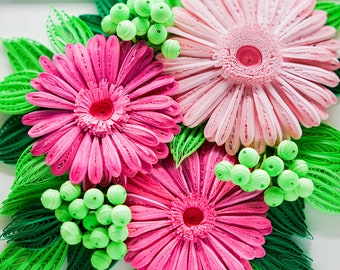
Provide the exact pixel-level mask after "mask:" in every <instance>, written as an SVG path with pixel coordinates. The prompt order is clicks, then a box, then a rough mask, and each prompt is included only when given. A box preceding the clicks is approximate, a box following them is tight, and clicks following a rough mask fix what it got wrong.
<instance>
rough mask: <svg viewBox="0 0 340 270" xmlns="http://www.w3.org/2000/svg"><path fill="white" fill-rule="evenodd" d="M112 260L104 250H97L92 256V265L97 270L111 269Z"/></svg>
mask: <svg viewBox="0 0 340 270" xmlns="http://www.w3.org/2000/svg"><path fill="white" fill-rule="evenodd" d="M111 263H112V259H111V258H110V257H109V255H108V254H107V253H106V252H105V251H104V250H96V251H95V252H93V254H92V256H91V264H92V266H93V268H95V269H97V270H106V269H109V267H110V265H111Z"/></svg>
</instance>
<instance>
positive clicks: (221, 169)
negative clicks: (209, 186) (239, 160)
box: [214, 160, 233, 181]
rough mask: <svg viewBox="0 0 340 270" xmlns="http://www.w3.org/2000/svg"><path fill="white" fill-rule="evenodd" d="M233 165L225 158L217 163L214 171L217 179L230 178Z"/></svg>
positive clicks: (224, 179)
mask: <svg viewBox="0 0 340 270" xmlns="http://www.w3.org/2000/svg"><path fill="white" fill-rule="evenodd" d="M232 167H233V164H231V163H230V162H229V161H226V160H223V161H221V162H219V163H217V164H216V166H215V168H214V173H215V176H216V178H217V179H219V180H221V181H227V180H229V179H230V171H231V168H232Z"/></svg>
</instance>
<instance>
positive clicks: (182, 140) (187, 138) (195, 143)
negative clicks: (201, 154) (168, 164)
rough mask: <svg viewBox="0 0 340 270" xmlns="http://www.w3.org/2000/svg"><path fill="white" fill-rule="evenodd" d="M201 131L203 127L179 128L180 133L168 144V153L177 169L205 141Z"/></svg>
mask: <svg viewBox="0 0 340 270" xmlns="http://www.w3.org/2000/svg"><path fill="white" fill-rule="evenodd" d="M203 131H204V125H200V126H197V127H194V128H188V127H186V126H183V125H182V126H181V132H180V133H179V134H177V135H175V136H174V139H173V140H172V141H171V142H170V152H171V153H172V155H173V158H174V161H175V162H176V166H177V167H178V166H179V165H180V164H181V163H182V162H183V160H184V159H186V158H187V157H188V156H190V155H191V154H192V153H194V152H195V151H197V149H198V148H200V147H201V145H202V144H203V143H204V142H205V141H206V138H205V137H204V134H203Z"/></svg>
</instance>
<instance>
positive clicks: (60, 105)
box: [26, 92, 74, 111]
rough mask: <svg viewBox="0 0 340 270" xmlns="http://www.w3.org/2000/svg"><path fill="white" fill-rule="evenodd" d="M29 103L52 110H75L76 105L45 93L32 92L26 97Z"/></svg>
mask: <svg viewBox="0 0 340 270" xmlns="http://www.w3.org/2000/svg"><path fill="white" fill-rule="evenodd" d="M26 99H27V100H28V102H30V103H31V104H33V105H35V106H39V107H44V108H52V109H64V110H71V111H73V109H74V104H73V103H71V102H70V101H67V100H65V99H62V98H60V97H58V96H55V95H53V94H49V93H44V92H30V93H28V94H27V95H26Z"/></svg>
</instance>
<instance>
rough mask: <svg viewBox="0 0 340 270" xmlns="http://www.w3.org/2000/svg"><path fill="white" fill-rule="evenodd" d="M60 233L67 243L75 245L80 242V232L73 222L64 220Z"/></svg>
mask: <svg viewBox="0 0 340 270" xmlns="http://www.w3.org/2000/svg"><path fill="white" fill-rule="evenodd" d="M60 235H61V238H63V240H64V241H65V242H66V243H67V244H69V245H77V244H79V243H81V240H82V233H81V231H80V229H79V227H78V225H77V224H76V223H75V222H72V221H67V222H64V223H63V224H62V225H61V227H60Z"/></svg>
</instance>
